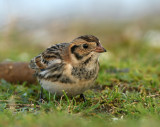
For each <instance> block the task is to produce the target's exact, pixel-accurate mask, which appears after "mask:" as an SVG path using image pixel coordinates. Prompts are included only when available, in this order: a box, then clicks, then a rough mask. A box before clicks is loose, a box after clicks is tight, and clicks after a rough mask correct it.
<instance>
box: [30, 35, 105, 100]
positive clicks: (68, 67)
mask: <svg viewBox="0 0 160 127" xmlns="http://www.w3.org/2000/svg"><path fill="white" fill-rule="evenodd" d="M102 52H106V50H105V49H104V48H103V47H102V45H101V44H100V41H99V39H98V38H97V37H95V36H93V35H84V36H80V37H77V38H75V39H74V40H73V41H72V42H70V43H59V44H56V45H53V46H51V47H49V48H47V49H46V50H45V51H44V52H42V53H41V54H39V55H38V56H36V57H34V58H33V59H32V60H31V62H30V68H32V69H34V70H35V75H36V77H37V79H38V81H39V83H40V84H41V86H42V87H43V88H44V89H46V90H47V91H49V92H50V93H53V94H56V95H58V96H61V95H63V91H65V93H66V94H67V95H68V96H76V95H81V97H84V96H83V92H84V91H85V90H87V89H89V88H90V87H91V86H92V85H93V84H94V81H95V79H96V78H97V75H98V71H99V62H98V57H99V54H100V53H102Z"/></svg>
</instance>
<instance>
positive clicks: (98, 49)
mask: <svg viewBox="0 0 160 127" xmlns="http://www.w3.org/2000/svg"><path fill="white" fill-rule="evenodd" d="M94 51H95V52H98V53H102V52H107V50H106V49H105V48H103V47H102V45H101V44H100V45H98V46H97V47H96V49H95V50H94Z"/></svg>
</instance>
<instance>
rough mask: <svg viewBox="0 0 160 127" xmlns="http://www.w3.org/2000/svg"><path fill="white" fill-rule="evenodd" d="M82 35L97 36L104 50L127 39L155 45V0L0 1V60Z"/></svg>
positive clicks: (158, 22)
mask: <svg viewBox="0 0 160 127" xmlns="http://www.w3.org/2000/svg"><path fill="white" fill-rule="evenodd" d="M84 34H92V35H95V36H97V37H99V38H100V40H101V42H102V43H103V45H105V47H107V49H108V50H109V52H110V53H114V52H116V51H115V46H116V45H118V46H119V45H127V44H128V43H129V44H132V43H148V44H149V45H151V46H153V47H154V46H156V47H157V46H160V1H159V0H121V1H117V0H112V1H111V0H98V1H97V0H77V1H75V0H54V1H51V0H48V1H43V0H34V1H33V0H23V1H21V0H14V1H13V0H0V54H1V55H0V60H1V61H29V60H30V59H31V58H32V57H34V56H35V55H37V54H38V53H39V52H41V51H43V50H44V49H45V48H46V47H49V46H50V45H52V44H54V43H59V42H70V41H71V40H72V39H74V38H75V37H77V36H80V35H84ZM129 46H131V45H129Z"/></svg>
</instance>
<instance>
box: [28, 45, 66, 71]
mask: <svg viewBox="0 0 160 127" xmlns="http://www.w3.org/2000/svg"><path fill="white" fill-rule="evenodd" d="M68 45H69V43H60V44H56V45H53V46H51V47H49V48H47V49H46V50H45V51H44V52H42V53H41V54H39V55H38V56H36V57H34V58H33V59H32V60H31V61H30V64H29V66H30V68H32V69H34V70H35V71H36V73H41V72H42V73H43V71H46V70H49V69H52V70H53V68H55V67H57V66H59V65H60V63H62V60H63V59H62V57H61V56H62V55H63V51H64V50H65V49H66V48H67V47H68Z"/></svg>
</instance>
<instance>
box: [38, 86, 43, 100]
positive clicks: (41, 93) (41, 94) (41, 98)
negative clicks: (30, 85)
mask: <svg viewBox="0 0 160 127" xmlns="http://www.w3.org/2000/svg"><path fill="white" fill-rule="evenodd" d="M39 101H40V103H42V102H43V87H42V86H41V92H40V97H39Z"/></svg>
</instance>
